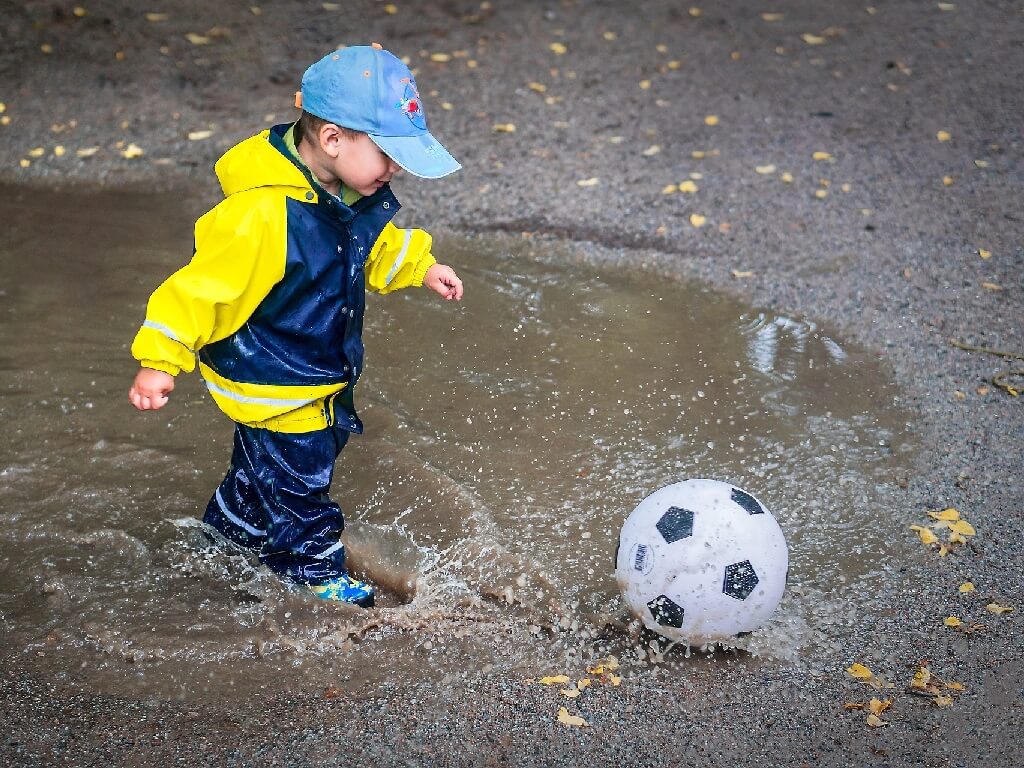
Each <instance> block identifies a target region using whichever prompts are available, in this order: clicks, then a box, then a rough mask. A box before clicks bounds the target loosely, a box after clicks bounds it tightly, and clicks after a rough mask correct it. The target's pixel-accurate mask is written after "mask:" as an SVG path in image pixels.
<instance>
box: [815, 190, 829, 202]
mask: <svg viewBox="0 0 1024 768" xmlns="http://www.w3.org/2000/svg"><path fill="white" fill-rule="evenodd" d="M814 196H815V197H816V198H818V199H819V200H824V199H825V198H826V197H828V190H827V189H816V190H814Z"/></svg>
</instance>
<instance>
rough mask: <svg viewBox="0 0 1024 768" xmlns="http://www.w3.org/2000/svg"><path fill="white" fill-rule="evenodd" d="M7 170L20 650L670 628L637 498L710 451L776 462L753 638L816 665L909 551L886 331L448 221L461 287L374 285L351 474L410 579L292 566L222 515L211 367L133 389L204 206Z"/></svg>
mask: <svg viewBox="0 0 1024 768" xmlns="http://www.w3.org/2000/svg"><path fill="white" fill-rule="evenodd" d="M0 192H2V195H0V209H2V211H3V221H4V222H5V226H4V230H3V232H2V234H0V418H2V420H3V423H4V425H5V435H4V441H3V445H2V447H0V655H2V656H3V657H5V658H8V659H10V660H12V661H13V660H17V661H18V662H19V665H21V666H28V667H31V668H35V669H38V670H39V671H40V672H41V673H43V674H46V675H50V676H53V677H56V678H59V679H61V680H64V681H65V682H67V683H69V684H73V685H81V686H83V687H86V688H90V689H98V690H104V691H111V692H117V693H122V694H126V695H150V694H152V695H162V696H181V697H184V698H189V697H200V698H204V697H216V696H220V695H229V694H233V693H239V692H246V691H255V690H272V689H275V688H279V687H282V686H285V687H290V688H303V689H305V688H310V689H314V688H323V687H326V686H338V687H339V688H344V689H347V690H369V689H373V688H374V687H375V686H386V685H387V684H388V683H389V681H396V680H401V679H431V680H436V681H438V682H439V683H444V682H445V681H449V680H454V679H457V678H459V677H463V676H466V675H474V674H478V673H488V672H495V671H496V672H499V673H500V672H507V673H508V674H516V675H522V676H524V677H529V676H534V675H537V674H545V673H548V672H550V671H552V670H557V669H558V668H559V667H560V666H562V667H564V666H566V665H569V664H572V663H573V661H574V660H580V659H586V658H588V657H596V656H600V655H603V654H606V653H615V654H616V655H617V656H619V658H620V660H622V661H623V662H628V661H629V660H631V659H640V658H641V657H642V656H645V646H644V645H643V644H642V643H643V641H642V640H638V639H637V636H638V635H637V631H636V627H635V625H631V624H630V621H629V615H628V613H627V612H626V610H625V608H624V607H623V604H622V602H621V600H620V598H619V596H618V591H617V588H616V585H615V581H614V578H613V571H614V564H613V555H614V551H615V544H616V540H617V534H618V528H619V526H620V525H621V523H622V521H623V520H624V518H625V516H626V515H627V514H628V513H629V511H630V510H631V509H632V508H633V507H634V506H635V505H636V504H637V503H638V502H639V501H640V500H641V499H642V498H643V497H644V496H646V495H647V494H649V493H650V492H652V491H653V490H655V489H657V488H658V487H660V486H662V485H665V484H667V483H670V482H675V481H677V480H680V479H683V478H687V477H713V478H718V479H723V480H729V481H731V482H733V483H735V484H738V485H740V486H743V487H746V488H748V489H749V490H750V491H752V492H753V493H755V494H756V495H757V496H758V497H759V498H761V499H762V500H763V501H764V502H765V503H767V504H768V506H769V508H770V509H771V510H772V511H773V513H774V514H775V515H776V517H777V518H778V520H779V522H780V524H781V525H782V528H783V530H784V531H785V532H786V535H787V539H788V542H789V546H790V560H791V566H790V585H789V589H788V591H787V594H786V596H785V598H784V600H783V603H782V605H781V606H780V608H779V610H778V611H777V613H776V614H775V616H774V618H773V620H772V621H771V622H770V623H769V624H768V625H767V626H766V627H764V628H763V629H761V630H759V631H758V632H755V633H754V634H753V635H751V636H749V637H746V638H744V639H743V640H742V641H740V642H739V647H740V648H741V649H742V650H741V652H740V654H739V656H738V657H736V656H735V654H734V657H736V658H741V659H742V660H743V663H747V664H762V663H778V662H787V663H788V662H792V663H798V664H809V665H812V666H813V664H814V659H815V658H817V657H820V656H821V655H822V654H823V653H825V652H827V650H828V647H829V645H830V639H829V638H830V636H831V635H833V634H834V632H835V631H836V629H837V628H838V627H841V626H842V625H844V624H847V623H849V622H851V621H854V620H855V619H856V617H857V616H858V615H859V614H860V613H861V612H862V611H863V610H864V607H865V606H866V605H867V603H868V601H870V599H871V597H872V595H873V594H874V593H876V592H877V591H878V590H882V589H884V588H885V583H886V579H887V578H888V576H889V574H890V573H891V571H892V570H893V569H894V568H897V567H898V565H899V561H900V559H901V558H902V557H903V556H904V555H905V554H906V552H907V551H909V550H908V547H909V543H905V542H907V541H908V539H907V537H906V536H904V535H903V527H902V524H903V522H904V521H903V519H902V518H901V514H902V510H901V509H900V508H899V497H898V491H896V490H895V489H894V483H893V478H894V476H896V475H897V474H899V473H900V472H902V471H904V468H905V466H906V465H907V464H908V463H909V460H910V459H909V456H910V453H911V443H910V442H909V439H908V437H907V435H906V429H907V427H906V419H905V417H904V415H903V414H901V413H900V412H899V411H898V410H897V408H896V407H895V406H894V396H895V390H894V388H893V385H892V384H891V382H890V381H889V379H888V378H887V377H886V375H885V374H884V372H883V369H882V368H881V367H880V365H879V364H878V361H877V360H876V359H875V358H874V357H873V356H872V355H870V354H868V353H866V352H864V351H862V350H859V349H857V348H856V347H855V346H853V345H850V344H848V343H846V342H844V341H843V340H842V339H841V338H838V337H837V336H836V335H835V334H833V333H831V332H829V331H828V330H827V328H825V327H823V326H821V325H819V324H818V323H816V322H812V321H809V320H807V319H805V318H795V317H785V316H781V315H778V314H772V313H769V312H764V311H760V310H758V309H757V308H754V307H749V306H744V305H743V304H741V303H738V302H737V301H736V300H734V299H731V298H728V297H725V296H723V295H721V294H717V293H714V292H711V291H709V290H706V289H703V288H701V287H700V286H698V285H694V284H687V283H680V282H676V281H672V280H667V279H664V278H661V277H658V276H654V275H650V274H645V273H643V272H635V271H631V270H624V269H621V268H611V267H605V268H602V267H599V266H595V265H593V264H590V265H588V264H587V263H585V262H587V261H593V260H594V258H595V253H597V252H598V249H597V248H596V247H595V246H591V245H582V244H564V243H558V242H551V241H543V242H542V241H540V240H535V239H521V238H518V237H513V236H502V237H497V238H484V237H475V238H461V237H454V236H450V237H443V238H439V240H438V242H437V245H436V249H435V250H436V252H437V253H438V255H439V257H440V258H441V259H442V260H443V261H446V262H448V263H450V264H452V265H453V266H455V267H456V268H457V269H458V270H459V272H460V274H461V276H462V277H463V279H464V281H465V284H466V298H465V300H464V301H463V302H462V303H461V304H460V305H455V304H452V303H446V302H443V301H440V300H438V299H437V298H436V297H434V296H433V294H430V293H428V292H427V291H426V290H420V291H406V292H404V293H401V294H395V295H391V296H384V297H379V296H371V297H370V300H369V305H368V310H367V318H366V333H365V340H366V347H367V354H366V360H367V364H366V374H365V376H364V378H363V379H362V381H361V383H360V387H359V389H357V397H356V402H357V406H358V407H359V409H360V413H361V415H362V418H363V421H364V422H365V424H366V434H365V435H363V436H361V437H358V438H355V439H353V440H352V441H350V442H349V445H348V447H347V448H346V449H345V451H344V453H343V454H342V458H341V461H340V462H339V465H338V469H337V472H336V476H335V484H334V497H335V498H336V499H337V500H338V501H339V502H340V503H341V505H342V507H343V509H344V510H345V512H346V517H347V524H348V527H347V529H346V538H347V541H348V548H349V551H350V553H351V557H352V564H353V566H354V568H355V569H356V570H357V571H359V572H361V573H362V574H364V575H366V576H368V577H369V578H371V579H372V580H374V581H376V582H377V583H378V584H380V585H381V586H382V588H383V593H384V594H383V597H382V599H381V600H380V606H381V607H379V608H378V609H375V610H373V611H369V612H364V611H360V610H358V609H349V608H347V607H345V606H341V605H337V604H330V603H324V602H319V601H315V600H313V599H310V598H307V597H306V596H305V595H303V594H301V593H299V592H294V591H289V590H287V589H285V588H283V587H282V586H281V585H280V584H279V583H278V582H276V580H275V579H274V578H272V577H271V576H269V574H267V573H266V572H265V571H263V570H261V569H260V568H259V567H258V565H257V564H256V563H254V562H253V561H251V560H250V559H249V558H248V557H246V556H245V555H244V554H242V553H241V552H237V551H232V550H226V549H224V548H223V547H221V546H219V545H218V544H217V543H216V542H215V541H213V540H211V538H210V535H209V533H208V532H207V531H205V530H204V529H203V527H202V526H201V525H199V523H198V522H197V521H196V517H197V516H199V515H201V513H202V510H203V509H204V508H205V505H206V502H207V499H208V498H209V496H210V494H211V492H212V490H213V489H214V488H215V487H216V485H217V484H218V482H219V481H220V479H221V477H222V475H223V472H224V470H225V469H226V467H227V462H228V457H229V456H230V452H231V432H232V429H231V425H230V423H229V422H228V421H227V420H226V419H225V418H224V417H223V416H222V415H221V414H220V413H219V412H218V411H217V409H216V408H215V406H214V405H213V404H212V403H211V402H210V401H209V400H208V398H207V397H206V395H205V393H204V391H203V388H202V385H201V383H200V382H199V380H198V378H197V377H195V376H187V377H183V378H182V380H180V381H179V384H178V388H177V389H176V390H175V393H174V396H173V400H172V403H171V405H170V407H168V408H166V409H164V410H163V411H161V412H159V413H151V414H139V413H137V412H135V411H134V410H133V409H132V408H131V407H130V406H129V405H128V403H127V398H126V392H127V389H128V386H129V384H130V381H131V377H132V376H133V375H134V365H133V361H132V360H131V358H130V355H129V349H128V348H129V344H130V342H131V339H132V336H133V334H134V331H135V328H136V327H137V325H138V324H139V322H140V321H141V320H142V318H143V315H144V308H145V301H146V298H147V297H148V294H149V292H150V291H151V290H152V288H153V287H154V286H155V285H157V284H158V283H159V282H160V281H161V280H162V279H163V278H164V277H165V276H166V275H167V274H168V273H169V272H170V271H171V270H173V269H174V268H176V266H177V265H178V264H179V263H181V262H182V261H183V260H186V259H187V258H188V255H189V254H190V252H191V223H192V218H193V217H194V216H195V215H197V214H198V213H201V210H200V209H198V208H195V207H194V208H191V209H188V210H186V209H185V208H184V205H186V204H184V203H182V202H181V201H180V200H181V198H182V197H184V199H189V196H187V195H186V196H137V195H129V194H125V193H121V194H112V193H103V194H80V193H79V194H76V193H63V194H55V193H43V192H38V191H31V190H22V189H11V188H8V189H3V190H0ZM192 205H196V203H194V202H193V203H192ZM400 223H406V224H410V225H411V224H414V223H415V222H413V221H412V220H411V219H409V220H407V221H405V222H400ZM599 255H600V254H598V256H599ZM714 658H715V657H711V659H712V663H714ZM638 663H639V662H638ZM679 663H683V662H681V661H680V662H679ZM570 674H572V672H570Z"/></svg>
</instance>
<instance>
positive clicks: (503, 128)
mask: <svg viewBox="0 0 1024 768" xmlns="http://www.w3.org/2000/svg"><path fill="white" fill-rule="evenodd" d="M491 130H492V131H494V132H495V133H515V132H516V126H515V123H495V124H494V125H492V126H491Z"/></svg>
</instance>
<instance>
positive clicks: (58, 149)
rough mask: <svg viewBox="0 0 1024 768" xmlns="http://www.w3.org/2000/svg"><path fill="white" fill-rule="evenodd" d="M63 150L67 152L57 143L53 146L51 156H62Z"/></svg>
mask: <svg viewBox="0 0 1024 768" xmlns="http://www.w3.org/2000/svg"><path fill="white" fill-rule="evenodd" d="M65 152H67V150H66V149H64V147H63V146H62V145H61V144H58V145H57V146H55V147H54V148H53V156H54V157H64V153H65Z"/></svg>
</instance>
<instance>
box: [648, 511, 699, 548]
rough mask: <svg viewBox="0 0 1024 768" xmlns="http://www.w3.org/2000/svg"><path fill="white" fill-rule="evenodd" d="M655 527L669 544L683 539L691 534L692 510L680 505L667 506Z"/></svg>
mask: <svg viewBox="0 0 1024 768" xmlns="http://www.w3.org/2000/svg"><path fill="white" fill-rule="evenodd" d="M655 528H657V529H658V533H660V534H661V535H662V537H663V538H664V539H665V541H666V542H668V543H669V544H671V543H672V542H674V541H679V540H680V539H685V538H686V537H687V536H690V535H692V534H693V512H691V511H690V510H688V509H683V508H682V507H669V508H668V512H666V513H665V514H664V515H662V516H661V520H659V521H658V522H657V524H656V525H655Z"/></svg>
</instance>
